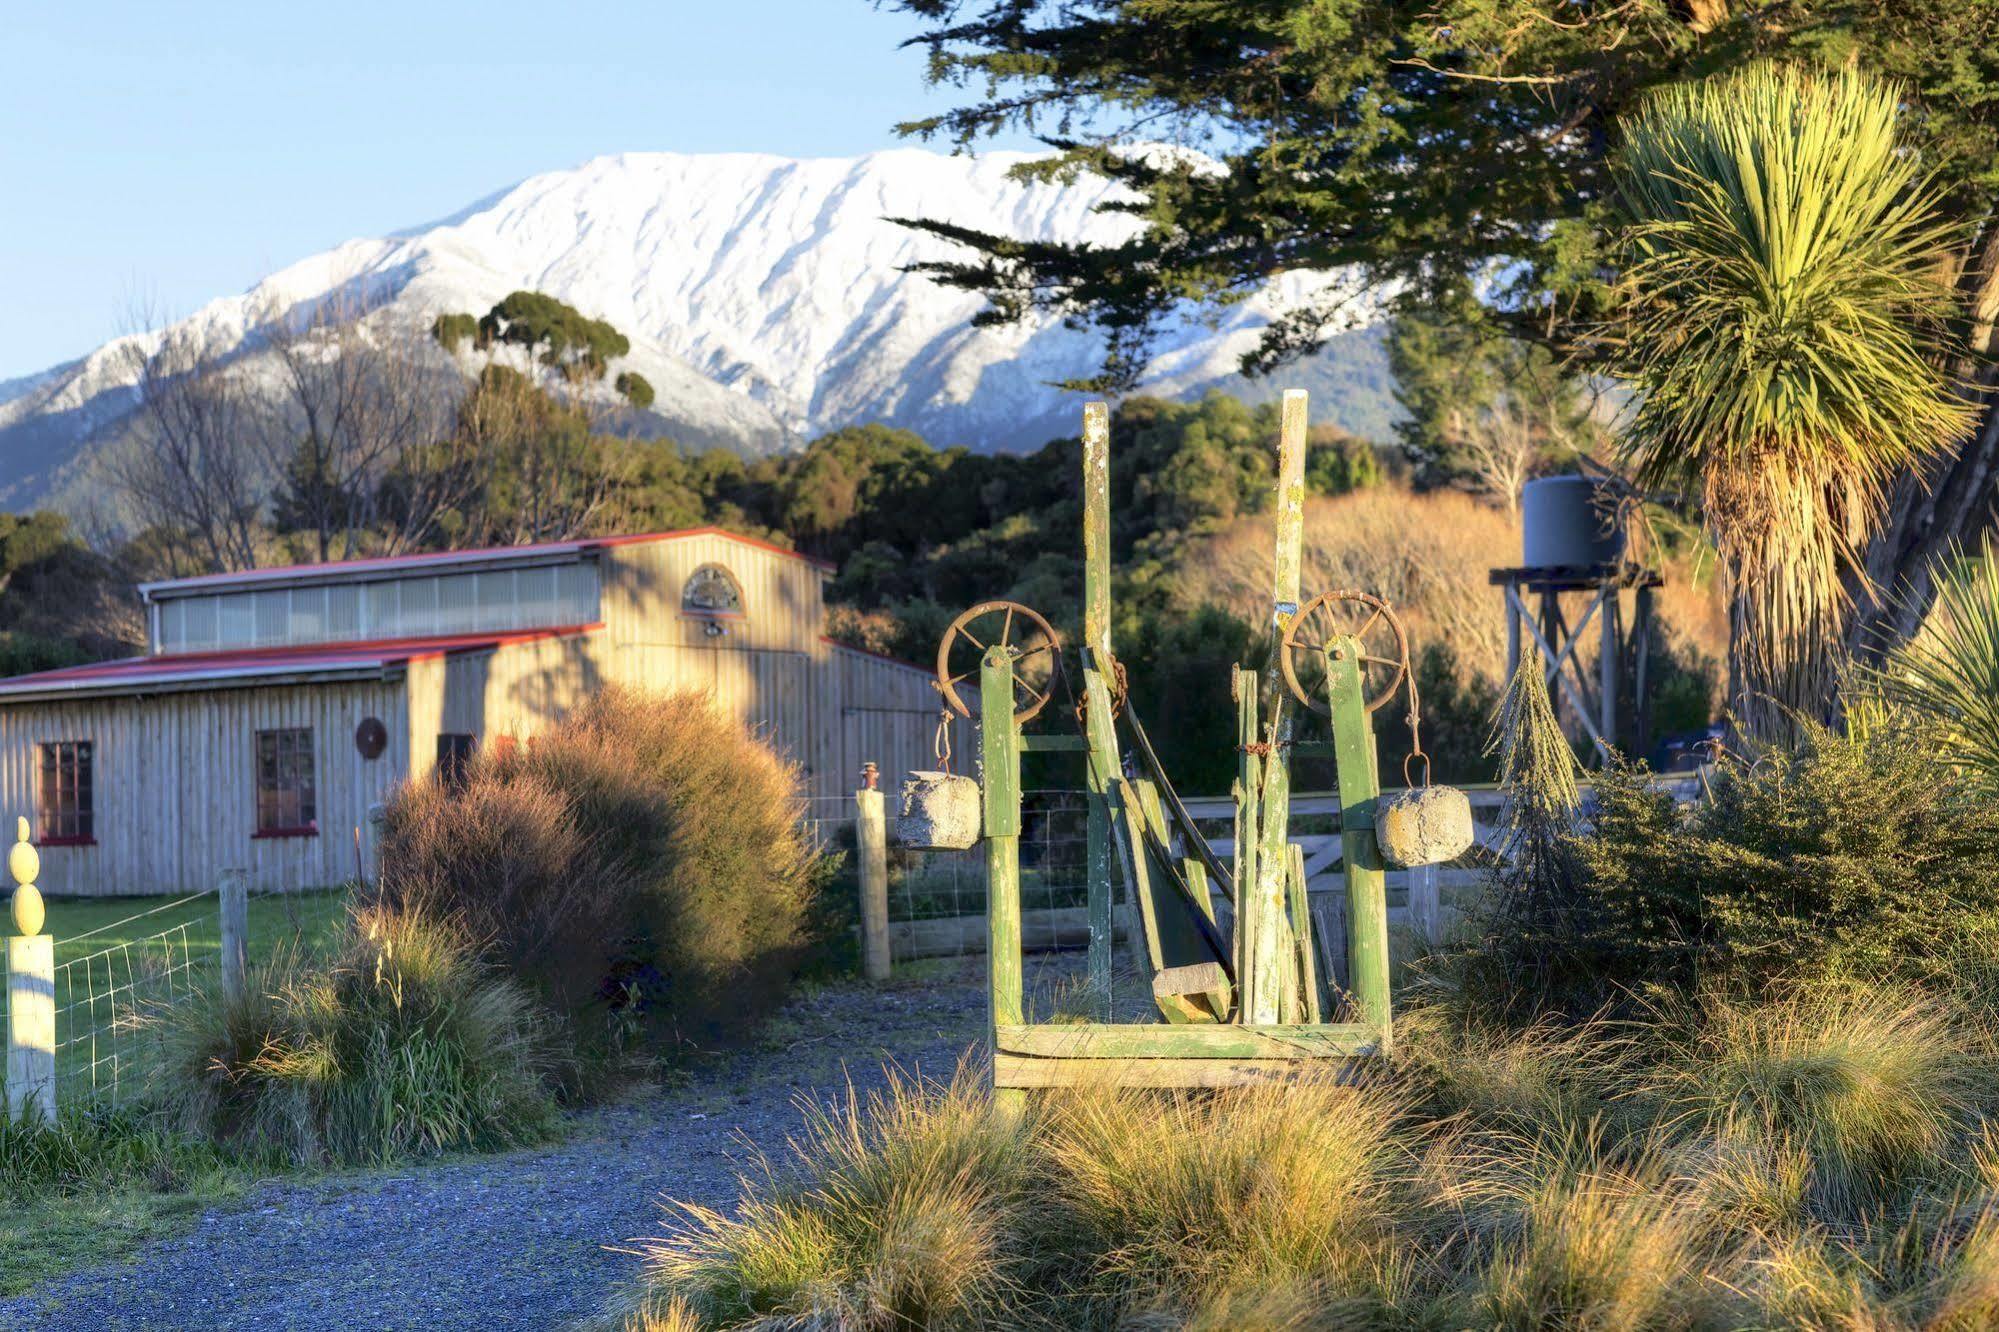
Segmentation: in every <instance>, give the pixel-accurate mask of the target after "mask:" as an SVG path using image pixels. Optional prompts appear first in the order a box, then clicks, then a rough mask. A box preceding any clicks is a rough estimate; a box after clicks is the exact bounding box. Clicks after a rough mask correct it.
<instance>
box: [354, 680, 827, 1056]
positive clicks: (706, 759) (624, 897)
mask: <svg viewBox="0 0 1999 1332" xmlns="http://www.w3.org/2000/svg"><path fill="white" fill-rule="evenodd" d="M799 794H800V792H799V783H798V771H797V768H796V767H795V765H793V764H791V763H790V762H788V761H787V760H785V759H784V758H782V757H781V756H779V755H778V754H777V753H776V752H775V751H773V750H772V749H771V748H770V747H769V746H768V745H765V744H763V743H761V742H760V741H758V740H757V738H756V737H755V736H754V735H752V734H751V733H750V732H749V731H747V730H746V729H744V728H743V727H742V726H741V725H740V724H738V723H737V722H735V721H734V720H732V719H730V718H727V717H725V716H723V715H722V714H721V712H720V711H719V710H718V709H717V708H716V707H715V706H714V705H713V702H712V700H710V699H709V698H708V697H707V696H706V695H701V694H674V695H652V694H646V693H642V692H639V691H635V690H629V689H624V688H616V687H612V688H606V689H604V690H602V691H600V692H599V693H598V694H596V695H594V696H593V697H592V698H591V699H590V701H589V702H588V703H587V704H586V705H585V706H584V707H583V708H582V709H581V710H580V711H579V712H577V713H576V714H575V715H573V716H572V717H570V718H568V719H566V720H565V721H564V722H562V723H561V724H559V725H557V726H555V727H553V728H551V729H550V730H548V731H545V732H543V733H541V734H540V735H538V736H536V737H535V739H534V742H533V743H532V744H529V745H523V746H519V747H516V748H514V749H513V750H511V751H505V752H490V753H486V754H482V755H481V756H480V757H479V758H478V759H476V760H475V761H474V762H473V764H472V766H471V769H470V772H469V774H468V775H467V776H466V778H465V780H464V781H463V782H462V783H460V784H458V785H456V786H452V785H447V784H445V783H442V782H439V781H434V780H433V781H426V782H420V783H416V784H413V785H411V786H409V787H407V788H405V789H404V790H403V791H402V792H400V793H399V794H398V796H397V797H396V798H395V799H394V800H393V801H391V802H390V805H389V807H388V810H387V812H386V821H385V825H384V831H383V840H382V854H381V860H382V874H381V882H380V886H379V889H378V892H379V894H380V897H381V899H382V900H383V901H384V902H385V903H387V904H389V905H391V906H395V907H399V908H401V907H408V908H413V909H416V910H418V911H421V912H424V913H426V914H429V915H433V916H449V917H451V918H454V919H459V920H462V921H464V922H465V923H466V925H467V927H468V928H469V929H470V930H471V931H472V932H473V933H474V935H475V936H476V937H478V938H480V939H482V940H486V941H488V943H489V946H490V947H491V948H492V950H493V953H494V956H496V957H497V958H499V959H500V960H501V961H502V962H503V963H504V964H505V965H506V966H507V968H508V969H509V970H510V971H511V972H513V973H514V974H515V975H517V976H519V977H521V978H522V979H524V980H525V981H527V982H528V983H529V984H530V985H532V986H534V987H535V989H536V990H538V991H539V992H540V993H541V994H543V995H544V996H546V997H547V998H548V999H549V1000H550V1001H551V1003H552V1004H553V1005H554V1006H555V1008H556V1009H557V1011H559V1012H560V1013H562V1014H563V1015H564V1016H565V1017H568V1018H570V1019H572V1020H574V1019H582V1018H586V1017H588V1018H589V1019H591V1020H589V1021H582V1022H578V1023H577V1024H576V1025H577V1032H578V1034H579V1035H580V1036H582V1037H583V1038H584V1039H585V1040H586V1042H594V1041H595V1040H596V1039H597V1038H598V1036H599V1035H600V1033H602V1032H603V1031H604V1030H605V1028H604V1025H603V1022H602V1019H603V1018H604V1017H605V1016H606V1014H608V1013H618V1014H621V1015H629V1014H631V1013H633V1012H645V1013H648V1014H650V1015H653V1016H655V1017H658V1018H660V1019H661V1024H660V1025H661V1027H662V1028H663V1029H667V1030H670V1031H671V1032H672V1033H674V1034H678V1035H680V1036H682V1037H685V1038H688V1039H694V1040H706V1039H708V1038H709V1037H711V1036H715V1035H717V1034H719V1033H720V1032H721V1031H722V1030H723V1029H725V1028H726V1029H729V1030H734V1031H740V1030H741V1028H742V1026H743V1024H744V1023H745V1021H746V1020H750V1019H754V1018H755V1017H756V1016H757V1015H759V1014H760V1013H762V1012H764V1011H766V1010H767V1009H768V1008H769V1007H770V1006H771V1005H772V1004H773V1003H775V1002H776V1001H777V999H778V998H780V997H781V995H782V993H783V990H784V987H785V984H786V983H787V982H788V980H789V979H790V977H791V975H792V973H793V971H794V969H795V967H796V965H797V963H798V961H799V960H800V958H801V956H802V955H803V954H804V952H805V950H806V948H807V947H808V946H809V945H810V943H811V942H812V938H813V930H814V924H813V910H814V904H815V898H816V894H817V891H818V885H819V882H820V877H821V875H820V868H821V867H820V865H819V863H818V856H817V854H816V853H815V851H814V850H813V848H812V847H811V846H810V845H809V844H808V843H807V842H806V840H805V838H804V835H803V833H802V831H801V830H800V828H799V824H798V810H799V804H798V801H799Z"/></svg>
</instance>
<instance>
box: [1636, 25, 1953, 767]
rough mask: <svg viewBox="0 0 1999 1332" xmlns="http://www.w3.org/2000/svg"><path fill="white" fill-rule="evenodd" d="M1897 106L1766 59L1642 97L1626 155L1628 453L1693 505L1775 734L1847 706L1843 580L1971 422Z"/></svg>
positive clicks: (1735, 649) (1851, 80)
mask: <svg viewBox="0 0 1999 1332" xmlns="http://www.w3.org/2000/svg"><path fill="white" fill-rule="evenodd" d="M1900 114H1901V112H1900V108H1899V106H1898V103H1897V93H1896V90H1895V89H1894V88H1893V87H1892V86H1891V85H1889V84H1887V83H1885V82H1883V81H1881V80H1879V79H1877V78H1874V77H1872V76H1870V75H1867V74H1865V73H1861V72H1857V71H1852V70H1847V71H1839V72H1828V71H1812V70H1807V69H1803V68H1795V67H1782V66H1776V65H1769V64H1764V65H1757V66H1752V67H1750V68H1748V69H1745V70H1742V71H1739V72H1737V73H1734V74H1730V75H1726V76H1722V77H1719V78H1715V79H1710V80H1708V81H1706V82H1702V83H1697V84H1687V85H1680V86H1675V87H1670V88H1666V89H1663V90H1661V91H1660V92H1658V93H1656V94H1654V95H1653V96H1651V97H1650V98H1648V99H1647V100H1646V102H1645V103H1644V104H1643V105H1642V106H1641V107H1640V108H1639V109H1638V110H1637V111H1636V112H1635V113H1634V114H1633V115H1632V117H1631V118H1630V119H1629V120H1628V121H1627V123H1626V127H1625V131H1624V139H1623V144H1622V147H1621V150H1620V152H1619V154H1618V156H1617V158H1616V160H1615V162H1614V165H1613V174H1612V180H1613V183H1614V187H1615V190H1616V205H1617V207H1618V210H1619V212H1620V214H1621V218H1620V221H1621V232H1620V241H1621V245H1622V250H1621V255H1620V259H1621V264H1622V271H1621V273H1620V286H1619V290H1618V304H1617V307H1616V308H1617V314H1616V316H1615V318H1614V322H1613V327H1612V331H1611V339H1610V340H1611V352H1612V361H1613V364H1614V366H1615V368H1616V370H1617V371H1618V372H1619V373H1620V374H1621V375H1622V376H1623V377H1624V378H1625V379H1626V381H1627V382H1628V383H1629V384H1630V385H1631V386H1632V387H1633V388H1634V389H1635V390H1636V392H1635V395H1634V400H1633V401H1634V406H1633V408H1632V410H1631V412H1630V414H1629V417H1628V420H1627V421H1626V423H1625V428H1624V431H1623V433H1622V437H1621V449H1622V452H1623V454H1624V457H1625V460H1626V462H1627V463H1628V464H1629V465H1630V466H1631V468H1632V470H1633V472H1634V473H1635V475H1636V477H1637V479H1638V480H1639V482H1640V484H1642V485H1644V486H1646V487H1648V488H1654V489H1664V490H1669V491H1674V492H1678V493H1680V494H1683V495H1686V496H1687V497H1689V498H1690V499H1693V500H1695V501H1697V502H1698V503H1699V505H1700V506H1701V509H1702V512H1703V514H1704V516H1705V521H1706V524H1707V527H1708V531H1709V533H1710V536H1711V538H1712V540H1713V542H1714V545H1715V548H1716V550H1717V552H1718V553H1719V557H1720V563H1721V566H1722V570H1723V573H1724V575H1725V578H1726V582H1727V590H1728V596H1729V637H1730V642H1729V663H1728V664H1729V692H1730V701H1731V705H1732V707H1733V709H1734V711H1735V717H1736V723H1737V725H1738V726H1739V727H1741V728H1742V729H1743V730H1745V731H1746V732H1748V733H1749V734H1751V735H1753V736H1756V737H1758V738H1761V739H1765V740H1783V739H1785V738H1787V737H1788V736H1789V735H1790V733H1791V731H1792V728H1793V722H1794V720H1795V719H1797V718H1812V719H1817V720H1822V721H1828V722H1829V721H1831V720H1832V718H1833V716H1834V709H1835V707H1836V700H1837V693H1838V682H1839V678H1840V671H1841V665H1842V660H1843V648H1842V646H1841V632H1840V628H1841V626H1840V618H1841V612H1842V611H1843V609H1844V606H1843V597H1844V595H1845V594H1844V592H1843V591H1842V578H1843V577H1844V576H1846V575H1849V574H1851V573H1852V572H1854V571H1855V570H1857V569H1858V567H1859V560H1860V554H1861V550H1862V548H1863V547H1864V545H1865V543H1866V542H1867V540H1868V538H1869V537H1870V536H1871V535H1872V534H1873V532H1874V531H1875V529H1876V528H1877V526H1878V525H1879V523H1880V520H1881V514H1882V509H1883V505H1884V501H1885V495H1886V489H1887V487H1888V485H1889V483H1890V482H1891V481H1892V480H1893V479H1894V477H1895V476H1896V474H1897V472H1898V470H1899V469H1901V468H1904V467H1907V466H1909V465H1911V464H1919V463H1921V462H1922V461H1923V460H1925V459H1926V458H1928V457H1929V456H1931V455H1932V454H1934V453H1936V452H1938V451H1940V450H1942V449H1943V448H1945V447H1946V446H1947V445H1949V444H1950V443H1951V442H1952V441H1954V440H1955V439H1956V438H1957V437H1958V436H1959V435H1961V434H1962V433H1963V432H1964V431H1965V429H1966V428H1967V427H1968V426H1969V424H1970V422H1971V420H1972V417H1971V413H1970V410H1969V408H1968V406H1967V404H1966V403H1965V401H1964V400H1963V398H1962V397H1961V396H1960V394H1959V393H1958V392H1957V390H1956V387H1955V385H1953V383H1952V382H1951V380H1950V378H1949V376H1948V374H1947V373H1946V372H1945V371H1944V370H1943V369H1942V368H1941V365H1942V363H1943V353H1944V351H1945V350H1946V347H1945V338H1946V336H1947V335H1946V332H1945V322H1944V321H1945V319H1946V317H1947V315H1948V313H1949V310H1950V303H1951V292H1950V289H1949V287H1948V285H1947V283H1948V267H1947V257H1948V256H1947V251H1948V248H1949V246H1950V245H1951V243H1952V241H1953V240H1954V239H1955V238H1954V236H1953V235H1952V234H1951V232H1950V230H1949V228H1948V227H1947V226H1946V225H1945V224H1944V223H1943V222H1942V221H1940V220H1939V219H1940V216H1941V214H1940V212H1939V209H1938V206H1937V199H1936V193H1935V190H1934V188H1933V186H1932V184H1931V182H1930V180H1929V178H1928V177H1927V176H1926V175H1925V173H1924V169H1923V166H1922V164H1921V162H1920V161H1918V160H1917V159H1916V157H1915V156H1914V155H1913V154H1912V153H1911V152H1909V151H1907V150H1906V148H1905V147H1904V145H1903V144H1902V142H1901V141H1900V139H1899V138H1898V131H1899V129H1900V125H1899V123H1898V122H1899V118H1900Z"/></svg>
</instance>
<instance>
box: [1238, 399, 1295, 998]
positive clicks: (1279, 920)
mask: <svg viewBox="0 0 1999 1332" xmlns="http://www.w3.org/2000/svg"><path fill="white" fill-rule="evenodd" d="M1306 404H1307V399H1306V395H1305V393H1304V391H1303V390H1302V389H1286V390H1285V392H1284V409H1283V416H1282V418H1281V426H1280V429H1279V433H1278V443H1277V504H1276V510H1277V515H1276V516H1277V552H1276V561H1275V565H1274V573H1273V577H1272V581H1271V629H1272V632H1273V633H1274V634H1275V635H1276V636H1277V637H1278V638H1282V637H1283V635H1284V631H1285V630H1286V629H1288V628H1289V627H1290V625H1291V621H1292V619H1293V618H1295V617H1296V616H1297V614H1298V595H1299V592H1298V588H1299V577H1300V564H1301V561H1302V552H1303V546H1304V528H1305V426H1306ZM1281 656H1282V652H1281V651H1277V652H1272V653H1271V665H1270V667H1269V669H1268V670H1267V671H1266V672H1265V675H1266V679H1265V692H1266V693H1267V694H1268V695H1269V696H1270V698H1271V705H1270V709H1271V710H1270V718H1269V721H1268V723H1267V724H1266V728H1265V731H1266V734H1267V735H1268V736H1269V739H1268V741H1267V742H1266V743H1267V744H1268V746H1269V750H1268V753H1266V754H1265V755H1263V764H1262V767H1263V773H1262V777H1263V782H1262V788H1261V790H1260V791H1259V792H1258V793H1257V803H1258V805H1259V806H1260V810H1259V818H1260V819H1261V826H1260V827H1259V829H1258V830H1257V848H1256V875H1255V878H1254V879H1253V880H1247V881H1243V882H1240V883H1239V884H1238V886H1237V891H1238V893H1239V895H1240V896H1241V898H1242V899H1243V902H1242V905H1241V906H1239V908H1238V911H1237V914H1238V916H1240V917H1247V920H1248V925H1249V929H1250V931H1251V933H1250V935H1249V937H1248V940H1247V942H1246V945H1245V949H1244V952H1245V956H1246V958H1247V961H1248V962H1249V966H1250V972H1249V975H1247V976H1245V977H1242V978H1241V982H1242V986H1243V998H1242V1020H1243V1021H1245V1022H1249V1023H1279V1022H1296V1021H1297V1020H1298V1019H1299V1017H1300V1016H1301V1015H1302V1013H1303V1011H1304V996H1303V994H1302V993H1300V986H1299V978H1298V968H1297V967H1296V965H1294V961H1293V959H1294V955H1295V951H1296V944H1295V942H1294V941H1293V940H1292V937H1291V917H1290V912H1289V909H1288V903H1287V902H1286V900H1285V898H1286V884H1285V874H1286V868H1285V867H1286V865H1287V863H1288V852H1286V850H1285V847H1286V845H1287V844H1288V843H1289V842H1290V840H1291V753H1290V749H1291V744H1292V734H1293V731H1294V729H1295V722H1294V720H1293V716H1292V709H1291V707H1290V706H1289V704H1288V702H1287V700H1286V698H1285V695H1284V681H1283V676H1282V674H1281V668H1280V666H1279V665H1278V658H1279V657H1281Z"/></svg>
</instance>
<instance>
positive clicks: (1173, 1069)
mask: <svg viewBox="0 0 1999 1332" xmlns="http://www.w3.org/2000/svg"><path fill="white" fill-rule="evenodd" d="M1171 1030H1178V1031H1202V1030H1211V1029H1210V1028H1202V1027H1178V1028H1172V1029H1171ZM1349 1057H1350V1058H1351V1057H1357V1056H1349ZM1339 1067H1341V1064H1340V1063H1339V1062H1336V1061H1333V1060H1299V1059H1036V1058H1032V1057H1029V1056H1023V1055H1013V1054H1003V1055H1000V1056H999V1057H998V1058H996V1059H994V1060H993V1086H995V1087H997V1088H1002V1089H1012V1090H1014V1091H1015V1092H1016V1093H1019V1092H1026V1091H1037V1090H1041V1091H1045V1090H1050V1089H1054V1088H1058V1087H1136V1088H1153V1089H1157V1090H1161V1091H1167V1090H1172V1089H1175V1088H1188V1089H1196V1088H1198V1089H1221V1088H1227V1087H1254V1086H1260V1085H1263V1084H1266V1083H1274V1082H1285V1081H1288V1080H1290V1079H1293V1078H1298V1077H1302V1076H1304V1075H1305V1074H1307V1073H1313V1072H1321V1073H1322V1072H1324V1071H1325V1070H1327V1069H1336V1068H1339Z"/></svg>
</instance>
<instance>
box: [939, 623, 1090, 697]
mask: <svg viewBox="0 0 1999 1332" xmlns="http://www.w3.org/2000/svg"><path fill="white" fill-rule="evenodd" d="M996 647H1004V648H1007V649H1009V650H1011V651H1012V653H1013V698H1014V713H1013V719H1014V722H1015V723H1016V724H1024V723H1026V722H1030V721H1032V720H1034V718H1035V717H1037V716H1039V715H1040V713H1041V710H1042V709H1043V708H1045V707H1047V706H1048V697H1049V695H1050V693H1052V692H1053V690H1054V687H1055V672H1056V670H1057V667H1058V665H1059V663H1060V660H1061V656H1062V640H1061V638H1060V636H1059V635H1057V634H1056V632H1055V629H1054V626H1052V625H1050V624H1049V623H1048V621H1047V620H1044V619H1043V618H1041V615H1040V613H1039V612H1038V611H1035V610H1033V609H1031V608H1030V607H1027V606H1023V605H1021V604H1020V603H1019V602H1017V601H981V602H980V603H979V604H978V605H976V606H974V607H972V608H971V609H970V610H968V611H966V612H965V613H964V614H963V615H960V616H959V617H958V618H957V619H955V620H953V621H951V627H950V628H948V629H946V630H945V631H944V638H943V641H942V642H940V643H938V644H937V681H936V684H937V692H938V693H940V694H942V695H943V696H944V703H945V705H946V706H947V707H949V708H950V709H951V710H952V711H954V712H956V713H957V714H958V715H959V716H960V717H969V716H971V715H972V710H971V708H969V707H968V706H966V704H965V700H964V699H963V698H961V697H959V694H958V685H959V683H960V682H961V681H964V680H968V679H971V678H973V677H975V676H977V675H978V673H979V667H980V664H981V662H982V661H983V660H984V658H985V654H986V652H987V651H988V650H989V649H991V648H996ZM954 654H955V660H954Z"/></svg>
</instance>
